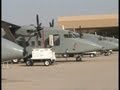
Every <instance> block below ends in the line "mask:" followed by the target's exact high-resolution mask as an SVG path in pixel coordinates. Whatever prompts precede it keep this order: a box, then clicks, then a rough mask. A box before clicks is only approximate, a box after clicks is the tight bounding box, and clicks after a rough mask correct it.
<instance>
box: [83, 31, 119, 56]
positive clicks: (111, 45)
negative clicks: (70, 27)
mask: <svg viewBox="0 0 120 90" xmlns="http://www.w3.org/2000/svg"><path fill="white" fill-rule="evenodd" d="M81 38H83V39H87V40H90V41H92V42H94V43H97V44H99V45H101V46H102V50H103V51H104V52H103V53H104V54H105V56H108V55H109V54H110V50H114V49H115V50H116V49H117V50H118V44H117V43H115V42H110V41H109V40H107V39H104V38H103V37H102V36H100V35H96V34H95V35H94V34H89V33H82V36H81Z"/></svg>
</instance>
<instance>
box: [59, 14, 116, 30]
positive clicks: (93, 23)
mask: <svg viewBox="0 0 120 90" xmlns="http://www.w3.org/2000/svg"><path fill="white" fill-rule="evenodd" d="M57 25H58V27H62V25H64V27H65V28H79V26H81V28H96V27H118V15H86V16H71V17H59V18H58V23H57Z"/></svg>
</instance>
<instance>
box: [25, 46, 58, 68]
mask: <svg viewBox="0 0 120 90" xmlns="http://www.w3.org/2000/svg"><path fill="white" fill-rule="evenodd" d="M55 61H56V56H55V52H54V51H52V50H51V48H34V49H33V50H32V58H28V59H27V61H26V65H27V66H33V64H34V62H44V65H45V66H49V65H52V64H53V63H54V62H55Z"/></svg>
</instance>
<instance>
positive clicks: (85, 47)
mask: <svg viewBox="0 0 120 90" xmlns="http://www.w3.org/2000/svg"><path fill="white" fill-rule="evenodd" d="M80 42H81V43H80V47H81V48H80V50H81V51H82V52H90V51H99V50H102V46H101V45H98V44H96V43H94V42H91V41H88V40H86V39H81V40H80Z"/></svg>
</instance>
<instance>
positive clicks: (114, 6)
mask: <svg viewBox="0 0 120 90" xmlns="http://www.w3.org/2000/svg"><path fill="white" fill-rule="evenodd" d="M36 14H38V15H39V20H40V22H41V23H42V26H48V25H49V22H50V21H51V20H52V19H55V23H56V21H57V18H58V17H60V16H80V15H95V14H118V0H2V20H4V21H7V22H10V23H13V24H17V25H30V24H35V25H36Z"/></svg>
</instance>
